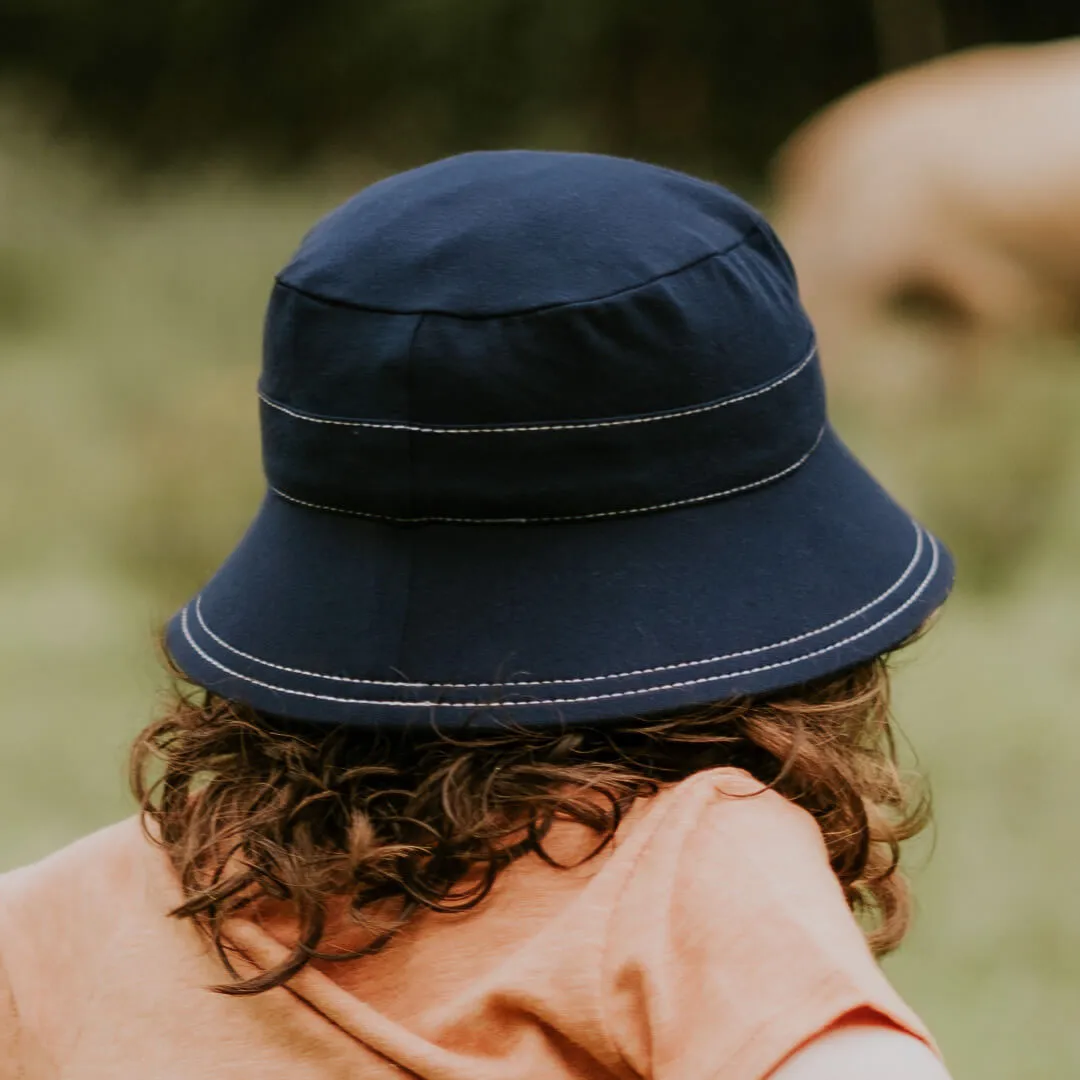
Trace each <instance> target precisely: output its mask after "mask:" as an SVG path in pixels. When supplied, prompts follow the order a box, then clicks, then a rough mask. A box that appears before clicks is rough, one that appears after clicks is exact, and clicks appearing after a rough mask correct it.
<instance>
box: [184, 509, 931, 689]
mask: <svg viewBox="0 0 1080 1080" xmlns="http://www.w3.org/2000/svg"><path fill="white" fill-rule="evenodd" d="M913 524H914V526H915V553H914V554H913V555H912V556H911V560H910V561H909V562H908V564H907V566H906V567H905V568H904V572H903V573H902V574H901V575H900V576H899V577H898V578H897V579H896V580H895V581H894V582H893V583H892V584H891V585H890V586H889V587H888V588H887V589H886V590H885V591H884V592H883V593H880V594H879V595H878V596H875V597H874V599H873V600H870V601H868V602H867V603H865V604H863V605H862V607H859V608H856V609H855V610H854V611H852V612H850V613H849V614H847V615H844V616H842V617H841V618H839V619H834V620H833V621H832V622H830V623H825V625H823V626H819V627H816V628H815V629H813V630H807V631H805V632H804V633H802V634H798V635H796V636H795V637H790V638H785V639H784V640H783V641H774V642H772V643H771V644H769V645H758V646H756V647H755V648H753V649H742V650H740V651H739V652H731V653H723V654H721V655H719V656H706V657H705V658H704V659H701V660H683V661H680V662H679V663H677V664H661V665H659V666H657V667H648V668H637V669H635V670H632V671H614V672H611V673H610V674H607V675H578V676H574V677H572V678H568V679H507V680H504V681H503V682H497V683H491V682H463V683H440V682H410V681H406V680H404V679H357V678H353V677H351V676H348V675H324V674H323V673H322V672H319V671H307V670H305V669H304V668H295V667H287V666H285V665H284V664H275V663H274V662H273V661H272V660H264V659H263V658H262V657H261V656H254V655H252V654H251V653H247V652H244V651H243V650H242V649H238V648H236V646H235V645H230V644H229V642H227V641H226V640H225V639H224V638H222V637H221V636H220V635H218V634H216V633H215V632H214V631H213V630H211V629H210V627H209V626H208V625H207V622H206V619H205V617H204V616H203V611H202V597H201V596H196V597H195V618H196V619H197V620H198V623H199V626H200V627H202V629H203V630H204V631H205V633H206V634H207V636H208V637H210V638H212V639H213V640H214V641H215V642H217V644H218V645H220V646H221V647H222V648H224V649H228V651H229V652H231V653H234V654H235V655H237V656H240V657H242V658H243V659H244V660H251V661H253V662H254V663H256V664H262V665H263V666H265V667H269V668H274V669H275V670H276V671H284V672H287V673H288V674H290V675H306V676H308V677H310V678H313V679H325V680H327V681H328V682H339V683H350V684H360V685H363V686H391V687H402V688H406V687H407V688H412V689H418V690H423V689H430V690H486V689H492V688H494V687H500V686H507V687H518V686H570V685H576V684H581V683H591V682H603V681H605V680H609V679H628V678H633V677H635V676H640V675H656V674H659V673H660V672H662V671H677V670H680V669H685V668H691V667H701V666H702V665H704V664H718V663H720V662H722V661H725V660H736V659H740V658H741V657H744V656H756V655H757V654H759V653H763V652H771V651H772V650H773V649H781V648H784V647H785V646H788V645H797V644H798V643H799V642H800V641H805V640H806V639H807V638H811V637H816V636H817V635H818V634H824V633H825V632H826V631H828V630H835V629H836V627H838V626H841V625H842V624H844V623H846V622H850V621H851V620H852V619H856V618H858V617H859V616H860V615H862V614H865V612H867V611H869V610H870V609H871V608H872V607H876V606H877V605H878V604H880V603H881V601H882V600H884V599H886V598H887V597H889V596H891V595H892V594H893V593H894V592H896V590H897V589H898V588H900V586H901V585H902V584H903V583H904V582H905V581H906V580H907V579H908V578H909V577H910V576H911V573H912V571H913V570H914V569H915V567H916V566H917V565H918V562H919V559H920V558H921V557H922V551H923V536H924V532H923V530H922V528H921V527H920V526H919V524H918V523H917V522H913Z"/></svg>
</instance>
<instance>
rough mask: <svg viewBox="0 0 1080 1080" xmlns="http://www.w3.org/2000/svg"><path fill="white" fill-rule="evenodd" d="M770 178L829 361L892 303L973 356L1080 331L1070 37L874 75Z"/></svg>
mask: <svg viewBox="0 0 1080 1080" xmlns="http://www.w3.org/2000/svg"><path fill="white" fill-rule="evenodd" d="M773 182H774V196H775V206H774V220H775V223H776V226H777V230H778V232H779V233H780V235H781V237H782V238H783V240H784V241H785V243H786V244H787V246H788V249H789V250H790V252H791V255H792V258H793V260H794V262H795V266H796V270H797V271H798V274H799V279H800V285H801V288H802V291H803V298H804V303H805V305H806V307H807V309H808V311H809V312H810V314H811V316H812V317H813V318H814V320H815V322H816V323H817V325H818V330H819V336H820V339H821V342H822V353H823V357H824V359H825V361H826V363H829V362H830V361H831V362H833V363H834V364H839V365H840V366H841V367H845V366H846V365H847V364H848V363H852V362H857V361H858V354H859V352H860V350H861V349H862V348H864V346H865V342H866V341H867V340H868V337H869V335H870V333H871V331H872V330H874V329H875V327H877V326H879V325H880V324H881V323H882V322H883V320H884V318H885V317H886V316H887V315H888V314H889V309H890V308H891V307H893V306H895V305H896V304H897V302H901V303H902V302H904V301H912V300H915V301H918V302H919V306H920V307H921V308H922V310H923V311H924V312H925V313H930V314H932V315H933V316H934V319H933V321H934V322H935V323H936V325H937V326H938V328H939V329H941V330H943V331H947V332H948V334H949V344H951V345H952V346H953V347H954V348H955V351H956V352H957V353H958V354H964V355H969V356H970V355H971V350H972V347H973V346H978V345H980V344H981V343H982V342H984V341H987V340H988V339H993V338H997V337H999V336H1001V335H1002V334H1012V333H1015V332H1021V333H1024V332H1030V331H1036V332H1039V331H1044V330H1049V331H1063V330H1064V331H1070V330H1074V329H1077V328H1080V38H1074V39H1069V40H1063V41H1057V42H1051V43H1048V44H1042V45H1034V46H1010V47H993V48H980V49H973V50H969V51H966V52H961V53H954V54H951V55H947V56H943V57H940V58H938V59H936V60H933V61H930V62H929V63H925V64H921V65H919V66H917V67H913V68H908V69H906V70H903V71H900V72H898V73H896V74H893V75H890V76H887V77H885V78H883V79H880V80H878V81H876V82H873V83H870V84H868V85H867V86H865V87H863V88H861V89H859V90H856V91H854V92H853V93H852V94H850V95H848V96H847V97H845V98H843V99H841V100H840V101H839V102H837V103H836V104H834V105H832V106H830V107H829V108H827V109H825V110H824V111H823V112H822V113H820V114H819V115H818V116H816V117H814V118H813V119H811V120H810V121H809V122H807V123H806V124H805V125H804V126H803V127H802V128H800V129H799V130H798V131H797V132H796V133H795V134H794V135H793V136H792V138H791V139H790V140H789V141H788V142H787V143H786V144H785V146H784V147H783V148H782V149H781V151H780V153H779V155H778V157H777V160H776V164H775V169H774V174H773ZM927 302H929V303H927Z"/></svg>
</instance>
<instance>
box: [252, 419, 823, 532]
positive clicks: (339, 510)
mask: <svg viewBox="0 0 1080 1080" xmlns="http://www.w3.org/2000/svg"><path fill="white" fill-rule="evenodd" d="M827 428H828V424H825V425H823V426H822V428H821V430H820V431H819V432H818V433H817V438H815V439H814V443H813V445H812V446H811V447H810V449H809V450H807V451H806V453H805V454H803V455H802V456H801V457H800V458H799V459H798V460H797V461H793V462H792V463H791V464H790V465H786V466H784V468H782V469H781V470H780V471H779V472H775V473H773V474H772V475H771V476H766V477H764V479H761V480H753V481H751V482H750V483H749V484H739V486H738V487H731V488H725V489H724V490H723V491H710V492H709V494H708V495H695V496H694V497H693V498H692V499H674V500H672V501H671V502H665V503H654V504H653V505H652V506H634V507H631V508H630V509H628V510H600V511H597V512H596V513H595V514H562V515H553V516H552V517H509V518H469V517H439V516H437V515H431V516H426V517H393V516H391V515H390V514H372V513H369V512H368V511H366V510H346V509H345V508H344V507H341V506H328V505H326V504H324V503H315V502H308V501H307V500H306V499H298V498H297V497H296V496H295V495H290V494H289V493H288V492H286V491H282V490H281V489H280V488H276V487H274V485H273V484H268V485H267V486H268V487H269V488H270V490H271V491H272V492H273V493H274V494H275V495H279V496H280V497H281V498H283V499H287V500H288V501H289V502H291V503H296V504H297V506H306V507H307V508H308V509H309V510H328V511H329V512H330V513H332V514H348V515H349V516H350V517H358V518H365V519H367V520H368V521H387V522H391V523H392V524H395V525H539V524H541V523H543V522H560V521H598V520H601V519H603V518H616V517H633V516H634V515H635V514H648V513H652V512H653V511H655V510H673V509H675V508H676V507H678V506H694V505H696V504H698V503H705V502H711V501H712V500H713V499H723V498H725V497H727V496H728V495H738V494H739V493H740V492H743V491H752V490H753V489H754V488H759V487H764V486H765V485H766V484H771V483H772V482H773V481H774V480H779V479H781V477H784V476H787V475H788V474H789V473H793V472H795V470H796V469H798V468H800V467H801V466H802V465H804V464H806V462H807V461H808V460H809V458H810V455H811V454H812V453H813V452H814V451H815V450H816V449H817V448H818V447H819V446H820V445H821V440H822V439H823V438H824V437H825V431H826V429H827Z"/></svg>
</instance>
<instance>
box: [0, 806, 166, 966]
mask: <svg viewBox="0 0 1080 1080" xmlns="http://www.w3.org/2000/svg"><path fill="white" fill-rule="evenodd" d="M161 859H162V856H161V853H160V852H158V851H157V850H156V849H154V847H153V845H152V844H151V843H150V841H149V840H148V839H147V838H146V837H145V835H144V834H143V832H142V829H141V828H140V825H139V821H138V819H137V818H134V817H132V818H128V819H126V820H124V821H121V822H118V823H117V824H115V825H110V826H108V827H107V828H104V829H100V830H99V831H97V832H94V833H91V834H90V835H88V836H84V837H82V838H81V839H79V840H76V841H75V842H74V843H72V844H69V845H68V846H66V847H64V848H62V849H60V850H59V851H57V852H54V853H53V854H51V855H49V856H47V857H46V858H44V859H41V860H40V861H38V862H35V863H32V864H30V865H28V866H23V867H20V868H19V869H16V870H11V871H8V872H7V873H4V874H0V955H3V957H4V960H5V962H6V963H8V964H9V965H11V964H15V965H16V966H22V964H21V963H20V962H23V963H25V964H31V965H32V964H34V963H36V962H37V961H38V960H40V959H41V957H42V956H43V955H44V954H49V955H54V956H65V955H67V956H70V955H71V954H72V952H81V951H82V950H83V949H86V948H88V947H91V946H92V947H94V948H99V947H102V945H106V946H107V942H108V940H109V939H110V938H111V937H113V936H115V935H116V934H117V933H118V932H121V931H122V930H123V928H124V927H125V926H126V925H127V926H129V925H130V920H129V919H128V918H127V915H128V914H130V913H131V909H132V907H133V905H136V904H138V903H139V902H140V900H142V899H145V898H146V897H147V896H148V895H150V894H151V893H154V894H156V893H157V892H158V891H159V890H158V888H157V887H158V886H159V885H160V882H159V880H158V879H159V878H161V877H162V875H161V874H160V872H159V871H160V866H159V864H160V862H161ZM151 886H153V888H151Z"/></svg>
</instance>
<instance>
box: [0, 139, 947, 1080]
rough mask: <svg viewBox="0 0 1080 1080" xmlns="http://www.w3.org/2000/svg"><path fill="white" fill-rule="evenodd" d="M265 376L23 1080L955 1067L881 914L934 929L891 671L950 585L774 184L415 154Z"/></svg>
mask: <svg viewBox="0 0 1080 1080" xmlns="http://www.w3.org/2000/svg"><path fill="white" fill-rule="evenodd" d="M260 397H261V402H262V403H261V410H262V426H263V451H264V463H265V469H266V475H267V479H268V485H269V490H268V493H267V496H266V499H265V501H264V503H263V505H262V508H261V509H260V510H259V513H258V515H257V517H256V519H255V521H254V523H253V524H252V526H251V528H250V530H249V531H248V533H247V535H246V536H245V537H244V539H243V540H242V541H241V543H240V545H239V546H238V548H237V549H236V550H235V551H234V552H233V554H232V555H231V556H230V557H229V559H228V560H227V561H226V562H225V564H224V565H223V567H222V568H221V569H220V570H219V572H218V573H217V575H216V576H215V577H214V578H213V580H212V581H211V582H210V583H209V584H208V585H207V586H206V587H205V588H204V589H203V590H202V592H201V593H200V594H199V595H198V596H197V597H196V598H195V599H194V600H193V601H192V602H191V603H189V604H188V605H187V606H186V607H185V608H184V609H183V610H182V611H181V612H180V613H179V614H178V615H177V616H176V617H175V618H174V619H173V620H172V622H171V623H170V624H169V627H168V630H167V635H166V642H167V647H168V650H169V653H170V655H171V658H172V662H173V664H174V666H175V669H176V672H177V674H178V676H179V677H180V679H181V680H182V681H183V682H184V683H185V684H186V685H187V686H188V690H187V691H185V692H183V693H178V694H177V696H176V698H175V700H174V701H173V702H172V704H171V706H170V707H169V709H168V710H167V711H166V713H165V714H164V715H163V716H162V718H161V719H159V720H158V721H157V722H156V723H154V724H152V725H151V726H150V727H149V728H148V729H147V730H146V731H144V732H143V734H142V735H141V736H140V738H139V739H138V740H137V742H136V745H135V749H134V753H133V758H132V766H133V777H134V786H135V790H136V792H137V795H138V797H139V799H140V801H141V805H142V821H143V823H144V826H145V835H144V833H143V832H141V831H140V829H139V825H138V823H137V821H135V820H134V819H133V820H131V821H127V822H124V823H122V824H120V825H117V826H114V827H112V828H110V829H106V830H105V831H103V832H101V833H98V834H97V835H95V836H91V837H89V838H88V839H86V840H83V841H81V842H79V843H77V844H75V845H73V846H72V847H70V848H68V849H67V850H66V851H63V852H61V853H59V854H58V855H55V856H53V857H52V858H50V859H47V860H45V861H44V862H42V863H40V864H38V865H37V866H33V867H30V868H27V869H24V870H20V871H16V872H15V873H13V874H10V875H7V876H6V877H4V878H3V879H0V956H2V968H0V1049H2V1051H3V1052H2V1054H0V1077H3V1078H4V1080H7V1078H9V1077H16V1076H17V1077H23V1078H27V1080H39V1078H42V1080H44V1078H52V1077H61V1076H62V1077H64V1080H91V1078H95V1080H97V1078H103V1077H109V1078H110V1080H128V1078H134V1077H139V1078H140V1080H141V1078H147V1077H152V1078H154V1080H190V1078H192V1077H201V1076H207V1077H215V1078H241V1077H242V1078H244V1080H248V1078H250V1077H254V1076H258V1077H261V1078H263V1080H270V1078H279V1077H280V1078H282V1080H284V1078H286V1077H288V1078H289V1080H309V1078H310V1080H323V1078H328V1077H341V1078H344V1077H350V1078H354V1077H370V1078H384V1077H385V1078H390V1077H405V1076H416V1077H422V1078H424V1080H466V1078H468V1080H503V1078H506V1080H533V1078H535V1080H540V1078H544V1080H556V1078H566V1080H570V1078H599V1077H616V1078H631V1077H649V1078H658V1080H683V1078H685V1080H706V1078H710V1080H714V1078H715V1080H719V1078H723V1080H759V1078H762V1077H766V1076H773V1077H778V1078H781V1080H799V1078H804V1077H818V1076H821V1077H830V1078H832V1080H843V1078H844V1077H848V1076H851V1077H854V1076H856V1075H857V1076H860V1077H864V1076H867V1075H873V1076H875V1077H897V1078H899V1077H904V1078H912V1080H917V1078H926V1080H933V1078H941V1077H943V1076H944V1075H945V1074H944V1072H943V1071H942V1068H941V1066H940V1064H939V1062H938V1060H937V1058H936V1057H935V1056H934V1054H933V1053H932V1052H931V1051H930V1050H929V1049H928V1046H930V1045H932V1044H931V1043H930V1040H929V1036H928V1034H927V1033H926V1031H925V1029H924V1028H923V1026H922V1025H921V1023H920V1022H919V1020H918V1019H917V1018H916V1017H915V1016H914V1015H913V1014H912V1013H911V1012H910V1011H909V1009H908V1008H907V1007H906V1006H905V1005H904V1004H903V1003H902V1002H901V1001H900V1000H899V998H898V997H897V995H896V994H895V992H894V991H893V990H892V989H891V988H890V987H889V985H888V983H887V982H886V981H885V979H884V978H883V976H882V975H881V973H880V972H879V970H878V968H877V966H876V964H875V963H874V961H873V959H872V955H871V949H870V947H868V944H867V942H866V940H865V939H864V937H863V935H862V932H861V931H860V928H859V925H858V924H857V922H856V921H855V916H854V915H853V914H852V912H853V911H854V912H856V913H861V915H862V916H864V921H865V922H866V923H867V925H868V926H870V927H872V929H871V932H870V936H869V946H872V947H873V948H874V949H876V950H877V951H879V952H881V951H885V950H887V949H889V948H891V947H893V946H894V945H896V944H897V943H898V942H899V940H900V938H901V936H902V935H903V933H904V929H905V925H906V917H907V890H906V887H905V885H904V882H903V880H902V878H901V877H900V876H899V874H898V872H897V857H898V845H899V843H900V841H901V840H903V839H905V838H906V837H908V836H910V835H912V834H913V833H914V832H916V831H917V830H918V829H919V827H920V826H921V824H922V822H923V817H924V814H923V812H922V809H921V807H920V806H919V805H918V804H914V805H913V803H912V800H911V799H910V795H909V792H908V791H907V790H906V788H905V785H904V784H903V782H902V781H901V779H900V776H899V774H898V772H897V769H896V766H895V764H894V758H893V752H892V744H891V736H890V731H889V722H888V709H887V705H888V702H887V673H886V656H887V655H888V654H889V652H890V651H891V650H893V649H895V648H896V647H897V646H898V645H900V644H901V643H902V642H904V641H905V640H907V639H908V638H909V637H910V636H911V635H913V634H914V633H915V632H916V631H917V630H918V629H919V628H920V627H921V626H922V624H923V623H924V622H925V621H926V620H927V618H928V617H929V616H930V615H931V614H932V613H933V612H934V611H935V610H936V608H937V607H938V606H939V605H940V604H941V602H942V601H943V599H944V597H945V594H946V592H947V590H948V587H949V583H950V580H951V565H950V561H949V558H948V555H947V554H946V552H945V551H944V550H943V549H942V548H941V546H940V545H939V544H938V542H937V541H936V540H935V539H934V538H933V537H932V536H930V535H929V534H928V533H927V532H926V531H925V530H924V529H922V527H921V526H919V525H918V524H916V523H915V522H913V521H912V520H911V518H909V517H908V515H907V514H906V513H905V512H904V511H902V510H901V509H900V508H899V507H897V506H896V504H895V503H893V502H892V501H891V500H890V499H889V497H888V496H887V495H886V494H885V493H884V492H883V491H882V490H881V489H880V488H879V487H878V486H877V485H876V484H875V483H874V481H873V480H872V479H871V478H870V477H869V476H868V475H867V473H866V472H865V471H863V469H862V468H861V466H860V465H859V464H858V463H857V462H856V461H855V460H854V459H853V458H852V457H851V456H850V454H849V453H848V452H847V451H846V450H845V449H844V447H843V445H842V444H841V443H840V441H839V440H838V439H837V437H836V435H835V434H834V433H833V432H832V430H831V429H830V427H829V426H828V424H827V422H826V414H825V401H824V393H823V388H822V384H821V378H820V373H819V368H818V360H817V356H816V353H815V349H814V344H813V334H812V330H811V327H810V325H809V324H808V322H807V320H806V317H805V315H804V314H803V312H802V310H801V308H800V306H799V303H798V299H797V296H796V289H795V281H794V276H793V272H792V269H791V266H790V264H789V262H788V260H787V257H786V256H785V254H784V252H783V251H782V249H781V248H780V246H779V244H778V243H777V241H776V239H775V237H774V235H773V233H772V231H771V230H770V229H769V227H768V225H767V224H766V223H765V222H764V221H763V220H762V219H761V218H760V217H759V216H758V215H757V214H756V213H755V212H754V211H753V210H751V209H750V208H749V207H747V206H746V205H745V204H743V203H742V202H741V201H739V200H738V199H736V198H735V197H733V196H732V195H730V194H729V193H727V192H726V191H724V190H723V189H721V188H718V187H715V186H713V185H711V184H707V183H704V182H701V181H698V180H694V179H692V178H690V177H688V176H684V175H682V174H679V173H675V172H671V171H668V170H665V169H660V168H656V167H654V166H650V165H644V164H640V163H637V162H632V161H622V160H618V159H613V158H606V157H600V156H592V155H573V154H554V153H531V152H506V153H483V154H470V155H465V156H462V157H457V158H451V159H449V160H446V161H441V162H437V163H435V164H433V165H430V166H427V167H425V168H421V169H417V170H414V171H412V172H407V173H404V174H402V175H400V176H396V177H393V178H391V179H389V180H386V181H383V182H382V183H379V184H376V185H374V186H373V187H371V188H369V189H368V190H366V191H364V192H363V193H361V194H360V195H358V196H356V197H355V198H354V199H352V200H351V201H349V202H348V203H346V204H345V205H344V206H342V207H341V208H340V209H338V210H337V211H335V212H334V213H332V214H330V215H329V216H328V217H327V218H326V219H324V220H323V221H322V222H321V223H319V224H318V225H317V226H316V227H315V228H314V229H313V230H312V231H311V232H310V233H309V234H308V236H307V237H306V238H305V240H304V242H303V243H302V245H301V247H300V250H299V251H298V253H297V254H296V256H295V257H294V258H293V260H292V261H291V262H290V263H289V265H288V266H287V267H286V268H285V270H284V271H283V272H282V273H281V275H280V276H279V278H278V279H277V283H276V285H275V287H274V290H273V295H272V297H271V300H270V308H269V313H268V317H267V324H266V348H265V362H264V370H263V376H262V381H261V384H260ZM170 915H171V916H172V918H169V916H170ZM211 989H215V990H217V991H218V992H217V993H213V992H210V991H211Z"/></svg>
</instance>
